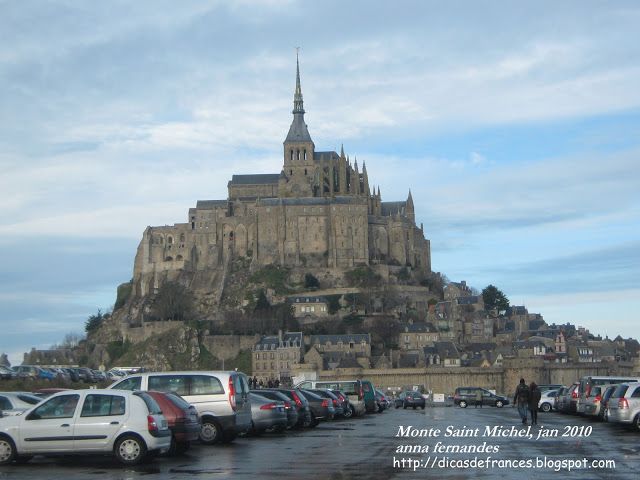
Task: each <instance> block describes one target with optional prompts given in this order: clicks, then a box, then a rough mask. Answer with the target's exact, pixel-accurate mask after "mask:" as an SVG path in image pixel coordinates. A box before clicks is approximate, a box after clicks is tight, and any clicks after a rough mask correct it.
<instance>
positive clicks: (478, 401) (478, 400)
mask: <svg viewBox="0 0 640 480" xmlns="http://www.w3.org/2000/svg"><path fill="white" fill-rule="evenodd" d="M478 405H479V406H480V408H482V389H481V388H480V387H478V389H477V390H476V408H478Z"/></svg>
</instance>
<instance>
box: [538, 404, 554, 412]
mask: <svg viewBox="0 0 640 480" xmlns="http://www.w3.org/2000/svg"><path fill="white" fill-rule="evenodd" d="M540 410H542V411H543V412H544V413H549V412H550V411H551V404H550V403H543V404H542V405H540Z"/></svg>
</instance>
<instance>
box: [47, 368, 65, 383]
mask: <svg viewBox="0 0 640 480" xmlns="http://www.w3.org/2000/svg"><path fill="white" fill-rule="evenodd" d="M40 368H42V369H43V370H44V371H45V372H49V373H50V374H52V375H53V376H54V378H56V379H58V380H63V381H66V382H68V381H71V375H69V374H68V373H67V372H65V371H64V370H62V369H60V368H55V367H40Z"/></svg>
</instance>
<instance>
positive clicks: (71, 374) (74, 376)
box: [61, 367, 80, 382]
mask: <svg viewBox="0 0 640 480" xmlns="http://www.w3.org/2000/svg"><path fill="white" fill-rule="evenodd" d="M61 370H64V371H65V372H67V373H68V374H69V378H70V379H71V381H72V382H79V381H80V377H79V376H78V372H76V371H75V370H74V369H73V368H71V367H61Z"/></svg>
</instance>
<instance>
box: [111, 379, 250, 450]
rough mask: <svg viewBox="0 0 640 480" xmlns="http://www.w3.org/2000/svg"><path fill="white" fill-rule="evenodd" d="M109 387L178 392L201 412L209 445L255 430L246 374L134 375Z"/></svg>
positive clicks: (202, 436) (203, 437)
mask: <svg viewBox="0 0 640 480" xmlns="http://www.w3.org/2000/svg"><path fill="white" fill-rule="evenodd" d="M108 388H112V389H118V390H155V391H158V392H173V393H177V394H178V395H180V396H181V397H182V398H184V399H185V401H186V402H187V403H189V404H190V405H193V406H194V407H195V408H196V410H197V411H198V415H199V416H200V420H201V422H202V428H201V430H200V441H201V442H202V443H205V444H208V445H211V444H214V443H216V442H218V441H222V442H225V443H226V442H231V441H232V440H233V439H234V438H236V437H237V436H238V434H239V433H242V432H245V431H248V430H249V429H250V428H251V399H250V398H249V384H248V383H247V379H246V377H245V375H244V373H242V372H207V371H203V372H199V371H190V372H153V373H151V372H146V373H134V374H132V375H128V376H127V377H125V378H123V379H122V380H120V381H119V382H116V383H114V384H112V385H110V386H109V387H108Z"/></svg>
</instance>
